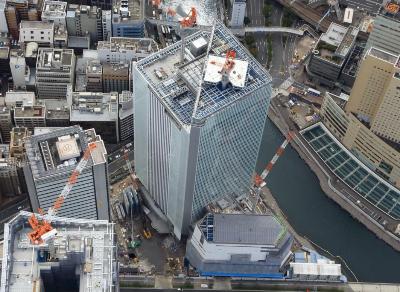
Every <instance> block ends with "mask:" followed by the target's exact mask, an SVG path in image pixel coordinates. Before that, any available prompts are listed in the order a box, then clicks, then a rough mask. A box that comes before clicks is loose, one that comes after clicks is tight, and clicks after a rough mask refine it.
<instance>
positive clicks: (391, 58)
mask: <svg viewBox="0 0 400 292" xmlns="http://www.w3.org/2000/svg"><path fill="white" fill-rule="evenodd" d="M367 55H370V56H373V57H375V58H378V59H381V60H383V61H386V62H389V63H391V64H393V65H396V66H397V64H398V63H399V62H398V60H399V56H398V55H394V54H392V53H389V52H386V51H384V50H381V49H378V48H375V47H372V48H370V49H369V51H368V52H367V54H366V55H365V56H367Z"/></svg>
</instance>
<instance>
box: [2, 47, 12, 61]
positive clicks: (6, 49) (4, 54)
mask: <svg viewBox="0 0 400 292" xmlns="http://www.w3.org/2000/svg"><path fill="white" fill-rule="evenodd" d="M9 53H10V48H9V47H0V59H8V55H9Z"/></svg>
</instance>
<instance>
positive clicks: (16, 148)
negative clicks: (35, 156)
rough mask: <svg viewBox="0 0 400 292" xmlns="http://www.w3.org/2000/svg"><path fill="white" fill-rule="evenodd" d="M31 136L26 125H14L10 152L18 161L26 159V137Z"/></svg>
mask: <svg viewBox="0 0 400 292" xmlns="http://www.w3.org/2000/svg"><path fill="white" fill-rule="evenodd" d="M28 137H29V131H28V129H27V128H25V127H14V128H13V129H12V131H11V140H10V152H9V156H10V157H11V158H15V159H17V161H23V160H25V139H26V138H28Z"/></svg>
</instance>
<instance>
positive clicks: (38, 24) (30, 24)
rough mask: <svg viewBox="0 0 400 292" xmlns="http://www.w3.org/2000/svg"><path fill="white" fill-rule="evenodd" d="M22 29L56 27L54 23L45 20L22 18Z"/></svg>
mask: <svg viewBox="0 0 400 292" xmlns="http://www.w3.org/2000/svg"><path fill="white" fill-rule="evenodd" d="M20 29H54V23H51V22H44V21H33V20H29V21H28V20H22V21H21V23H20Z"/></svg>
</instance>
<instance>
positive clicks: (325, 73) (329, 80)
mask: <svg viewBox="0 0 400 292" xmlns="http://www.w3.org/2000/svg"><path fill="white" fill-rule="evenodd" d="M357 34H358V28H355V27H352V26H350V27H344V26H341V25H339V24H336V23H331V25H330V26H329V28H328V31H327V32H326V33H323V34H322V35H321V37H320V38H319V40H318V41H317V43H316V45H315V48H314V50H313V52H312V54H311V59H310V61H309V64H308V65H307V70H308V73H309V74H310V75H311V76H312V77H313V78H314V79H315V80H316V81H318V82H320V83H322V84H325V85H328V86H334V85H335V83H337V82H338V81H339V77H340V74H341V72H342V69H343V67H344V65H345V63H346V60H347V58H348V56H349V54H350V52H351V50H352V48H353V46H354V43H355V40H356V37H357Z"/></svg>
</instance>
